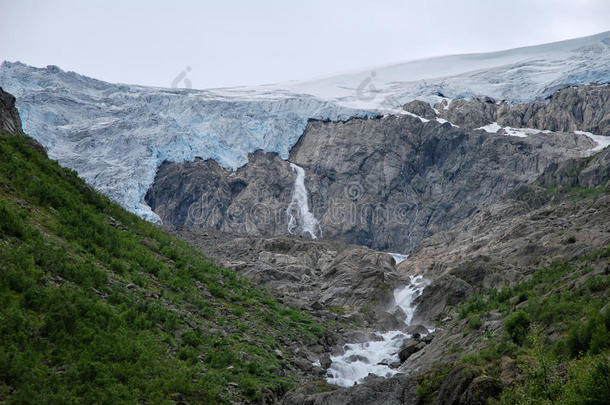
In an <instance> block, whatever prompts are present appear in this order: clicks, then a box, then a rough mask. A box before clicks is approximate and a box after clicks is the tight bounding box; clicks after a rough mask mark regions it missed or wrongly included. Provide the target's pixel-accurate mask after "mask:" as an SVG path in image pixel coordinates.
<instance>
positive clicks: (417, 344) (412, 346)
mask: <svg viewBox="0 0 610 405" xmlns="http://www.w3.org/2000/svg"><path fill="white" fill-rule="evenodd" d="M424 347H426V344H425V343H424V342H421V341H419V340H416V339H405V340H404V341H403V342H402V346H401V347H400V351H399V352H398V357H399V358H400V361H401V362H403V363H404V362H405V361H407V359H408V358H409V357H410V356H411V355H412V354H413V353H416V352H418V351H420V350H421V349H423V348H424Z"/></svg>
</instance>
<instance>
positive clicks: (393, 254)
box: [388, 253, 409, 266]
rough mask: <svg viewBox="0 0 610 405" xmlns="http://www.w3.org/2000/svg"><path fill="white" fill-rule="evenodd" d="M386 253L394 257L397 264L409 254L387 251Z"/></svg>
mask: <svg viewBox="0 0 610 405" xmlns="http://www.w3.org/2000/svg"><path fill="white" fill-rule="evenodd" d="M388 254H389V255H390V256H392V257H393V258H394V261H395V262H396V265H397V266H398V265H399V264H400V263H402V262H404V261H405V260H407V258H408V257H409V255H401V254H400V253H388Z"/></svg>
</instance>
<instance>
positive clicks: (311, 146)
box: [146, 87, 610, 253]
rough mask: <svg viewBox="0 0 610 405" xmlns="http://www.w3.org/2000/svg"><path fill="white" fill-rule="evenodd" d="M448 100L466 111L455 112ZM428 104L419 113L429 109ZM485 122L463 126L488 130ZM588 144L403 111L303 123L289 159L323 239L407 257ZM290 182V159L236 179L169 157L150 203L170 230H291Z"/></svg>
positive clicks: (260, 161) (600, 118) (601, 92)
mask: <svg viewBox="0 0 610 405" xmlns="http://www.w3.org/2000/svg"><path fill="white" fill-rule="evenodd" d="M592 89H596V90H595V92H594V91H593V90H592ZM583 92H584V93H585V94H590V93H592V92H593V93H595V94H597V96H595V97H597V98H596V100H597V99H599V100H602V101H603V102H604V103H605V104H603V106H604V108H605V109H608V108H610V107H608V103H607V102H606V101H604V100H607V95H608V94H609V93H610V91H609V90H608V88H607V87H599V88H598V87H591V88H590V89H587V90H583ZM559 98H561V97H559ZM590 98H593V96H590V97H589V98H587V100H589V99H590ZM571 100H573V103H575V104H574V105H573V107H572V110H577V109H578V108H581V109H583V108H584V109H585V110H587V111H588V110H590V109H591V108H590V107H587V106H589V104H594V102H593V101H590V102H587V103H589V104H587V106H585V107H583V106H582V103H584V101H583V100H582V98H578V97H576V98H572V99H571ZM600 102H601V101H600ZM456 103H457V105H462V103H461V102H453V103H452V104H451V106H453V105H454V104H456ZM469 103H470V104H467V105H468V106H469V107H468V109H467V110H468V112H466V113H465V115H467V116H469V117H470V116H476V114H475V112H476V111H478V107H479V104H480V103H483V102H479V101H476V100H475V101H471V102H469ZM424 105H427V104H424ZM483 105H486V104H485V103H483ZM490 105H493V106H496V104H490ZM428 108H429V110H428V111H424V110H421V109H419V110H415V111H416V112H419V113H421V114H423V115H425V116H430V115H429V114H435V113H434V110H433V109H432V108H431V107H429V105H428ZM493 108H496V107H493ZM515 108H516V107H515ZM531 108H534V107H531ZM563 108H564V107H563V104H562V107H561V109H560V110H561V111H563ZM566 108H567V107H566ZM462 109H466V107H463V108H462ZM449 111H453V110H449ZM549 111H550V112H548V113H547V115H548V116H550V117H555V116H557V114H556V113H554V111H555V110H554V109H550V110H549ZM596 111H597V110H596ZM539 115H540V116H544V114H543V113H542V112H539ZM589 115H590V114H587V117H589ZM448 116H449V115H448ZM449 117H450V118H451V117H453V115H450V116H449ZM604 117H605V115H604V114H597V115H595V119H594V118H587V123H588V124H587V125H584V124H583V125H584V126H583V125H580V126H579V127H578V128H584V129H595V128H599V127H600V125H601V126H603V125H605V124H604V123H605V119H606V118H604ZM460 119H461V120H464V118H460ZM489 119H491V118H489V117H485V118H484V119H482V120H481V122H478V121H477V122H476V124H472V125H470V126H471V127H477V126H478V125H479V124H488V123H489ZM548 120H551V118H548ZM475 121H476V119H475ZM595 123H596V124H595ZM595 146H596V143H595V142H594V141H592V140H591V139H589V138H588V137H587V136H585V135H582V134H575V133H573V132H572V133H571V132H544V133H543V132H540V131H530V133H529V134H528V135H527V136H526V137H516V136H506V135H503V134H501V133H498V134H491V133H488V132H487V131H484V130H475V129H467V128H463V127H456V126H455V124H453V123H448V122H444V121H443V120H442V119H439V120H428V119H426V118H423V117H421V118H420V117H413V116H412V115H408V114H405V115H390V116H386V117H383V118H379V119H352V120H348V121H346V122H329V121H310V122H309V123H308V124H307V126H306V128H305V131H304V133H303V135H302V136H301V138H300V139H299V141H298V142H297V143H296V145H295V146H294V147H293V148H292V149H291V151H290V157H289V161H290V162H293V163H294V164H297V165H299V166H300V167H302V168H303V169H304V172H305V181H304V184H305V187H306V189H307V192H308V201H307V202H308V207H310V209H311V212H312V213H313V215H314V217H315V218H316V219H317V221H318V222H319V226H320V228H321V232H320V233H321V236H322V237H324V238H330V239H337V240H341V241H344V242H347V243H353V244H359V245H364V246H369V247H371V248H374V249H377V250H386V251H395V252H401V253H408V252H410V251H412V250H413V249H414V248H415V247H416V246H417V244H418V242H419V241H421V240H422V239H423V238H425V237H427V236H429V235H432V234H434V233H436V232H438V231H442V230H446V229H449V228H450V227H451V226H452V225H455V224H457V223H458V222H459V221H461V220H463V219H464V218H467V217H468V216H470V215H471V214H473V213H474V212H476V211H477V210H478V209H480V208H481V207H483V206H485V205H488V204H491V203H494V202H497V201H499V200H500V199H501V197H502V195H503V194H505V193H506V192H507V191H509V190H511V189H514V188H515V187H517V186H519V185H522V184H527V183H530V182H532V181H533V180H534V179H535V178H536V177H537V176H538V175H540V174H541V173H542V172H543V171H544V170H545V169H546V168H547V167H549V166H550V165H553V164H556V163H557V162H560V161H563V160H566V159H568V158H575V157H578V156H582V155H584V154H586V153H587V150H590V149H592V148H593V147H595ZM295 180H296V173H295V172H294V170H292V169H291V167H290V165H289V163H288V162H286V161H283V160H281V159H279V158H278V157H277V156H276V155H274V154H265V153H262V152H257V153H254V154H251V155H249V161H248V163H247V164H246V165H245V166H243V167H241V168H240V169H238V170H237V171H235V172H232V171H227V170H224V169H222V168H220V167H219V166H218V165H217V164H215V163H214V162H212V161H203V160H199V161H194V162H190V163H167V162H166V163H164V164H163V165H162V166H161V168H160V170H159V171H158V173H157V175H156V177H155V181H154V183H153V185H152V186H151V188H150V189H149V191H148V193H147V195H146V202H147V203H148V204H149V205H150V206H151V208H152V209H153V210H154V211H155V212H156V213H157V214H158V215H159V216H160V217H161V219H162V220H163V221H164V223H167V224H171V225H176V226H196V227H202V228H211V229H217V230H222V231H225V232H233V233H241V234H249V235H261V236H280V235H287V234H289V229H288V228H289V227H288V222H289V220H290V213H289V212H287V209H288V208H289V205H290V202H291V198H292V195H293V193H294V187H295V185H294V183H295ZM296 233H297V234H298V233H300V232H296Z"/></svg>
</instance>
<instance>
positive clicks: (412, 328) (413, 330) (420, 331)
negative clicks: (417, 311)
mask: <svg viewBox="0 0 610 405" xmlns="http://www.w3.org/2000/svg"><path fill="white" fill-rule="evenodd" d="M407 333H408V334H410V335H411V336H413V337H415V336H416V335H418V337H420V336H422V335H426V334H428V328H426V327H425V326H423V325H420V324H413V323H411V325H409V326H408V327H407Z"/></svg>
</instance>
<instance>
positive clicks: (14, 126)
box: [0, 87, 23, 135]
mask: <svg viewBox="0 0 610 405" xmlns="http://www.w3.org/2000/svg"><path fill="white" fill-rule="evenodd" d="M0 123H1V124H2V127H0V129H1V130H3V131H5V132H7V133H9V134H11V135H22V134H23V130H22V128H21V118H19V112H18V111H17V108H15V97H13V95H12V94H9V93H7V92H5V91H4V90H2V87H0Z"/></svg>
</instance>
